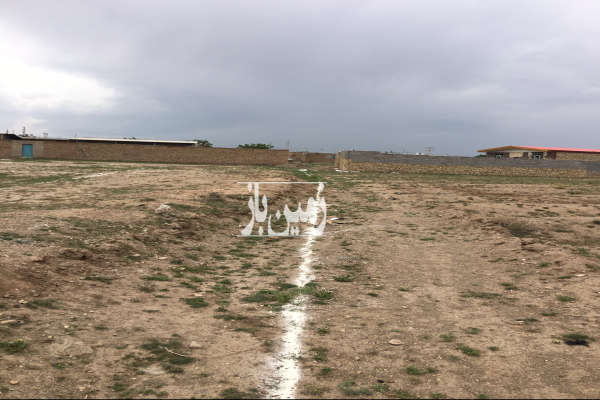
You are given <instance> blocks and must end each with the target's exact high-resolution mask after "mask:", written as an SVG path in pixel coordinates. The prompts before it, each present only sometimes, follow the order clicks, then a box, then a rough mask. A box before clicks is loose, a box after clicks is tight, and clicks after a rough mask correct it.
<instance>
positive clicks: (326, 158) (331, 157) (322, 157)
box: [290, 151, 335, 164]
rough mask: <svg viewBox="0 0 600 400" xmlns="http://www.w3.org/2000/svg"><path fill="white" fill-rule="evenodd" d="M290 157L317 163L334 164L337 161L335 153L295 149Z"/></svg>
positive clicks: (295, 159)
mask: <svg viewBox="0 0 600 400" xmlns="http://www.w3.org/2000/svg"><path fill="white" fill-rule="evenodd" d="M290 158H291V159H292V160H294V161H300V162H304V163H316V164H333V163H334V161H335V154H334V153H310V152H306V151H293V152H291V153H290Z"/></svg>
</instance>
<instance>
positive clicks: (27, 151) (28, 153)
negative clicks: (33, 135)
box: [21, 144, 33, 158]
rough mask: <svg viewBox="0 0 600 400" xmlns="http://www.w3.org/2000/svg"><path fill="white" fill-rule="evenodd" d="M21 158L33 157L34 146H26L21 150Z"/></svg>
mask: <svg viewBox="0 0 600 400" xmlns="http://www.w3.org/2000/svg"><path fill="white" fill-rule="evenodd" d="M21 156H23V157H25V158H31V157H33V145H32V144H24V145H23V147H22V148H21Z"/></svg>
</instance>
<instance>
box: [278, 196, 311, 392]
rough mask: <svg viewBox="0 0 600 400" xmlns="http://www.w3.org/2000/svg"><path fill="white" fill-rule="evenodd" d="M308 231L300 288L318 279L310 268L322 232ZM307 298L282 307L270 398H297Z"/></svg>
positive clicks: (303, 296)
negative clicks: (283, 330) (278, 344)
mask: <svg viewBox="0 0 600 400" xmlns="http://www.w3.org/2000/svg"><path fill="white" fill-rule="evenodd" d="M322 189H323V186H322V185H319V189H318V191H317V197H316V200H317V201H319V197H320V195H321V191H322ZM315 212H318V208H315ZM305 232H306V237H307V238H306V242H305V243H304V246H303V247H302V248H301V249H300V255H301V257H302V263H301V264H300V266H299V267H298V276H297V277H296V279H295V281H294V282H293V283H294V284H295V285H296V286H298V287H304V285H306V284H307V283H309V282H310V281H312V280H314V279H315V276H314V274H313V272H312V268H311V264H312V262H313V251H312V245H313V242H314V241H315V237H317V236H319V235H320V233H321V232H319V230H318V229H317V228H314V227H309V228H307V229H306V230H305ZM307 300H308V299H307V297H306V296H305V295H300V296H297V297H296V298H295V299H294V301H293V302H292V303H289V304H286V305H285V306H283V309H282V312H281V316H282V319H283V326H284V329H285V332H284V334H283V337H282V344H281V349H280V350H279V352H278V353H277V355H276V356H275V357H274V358H273V359H271V362H270V364H271V368H272V369H273V370H274V374H273V375H274V376H273V377H272V378H271V382H270V383H272V385H271V387H273V389H271V390H270V392H269V395H268V397H269V398H278V399H293V398H296V397H297V396H296V387H297V385H298V382H299V381H300V377H301V376H302V370H301V368H300V363H299V362H298V358H299V356H300V353H301V351H302V333H303V331H304V325H305V323H306V302H307Z"/></svg>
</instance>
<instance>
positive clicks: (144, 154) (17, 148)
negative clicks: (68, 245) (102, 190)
mask: <svg viewBox="0 0 600 400" xmlns="http://www.w3.org/2000/svg"><path fill="white" fill-rule="evenodd" d="M288 155H289V151H288V150H287V149H286V150H274V149H269V150H266V149H238V148H236V149H229V148H218V147H207V146H204V145H203V143H202V141H197V140H155V139H135V138H123V139H113V138H69V139H58V138H47V137H35V136H22V135H14V134H0V159H2V158H41V159H51V160H90V161H133V162H167V163H182V164H218V165H285V164H287V162H288Z"/></svg>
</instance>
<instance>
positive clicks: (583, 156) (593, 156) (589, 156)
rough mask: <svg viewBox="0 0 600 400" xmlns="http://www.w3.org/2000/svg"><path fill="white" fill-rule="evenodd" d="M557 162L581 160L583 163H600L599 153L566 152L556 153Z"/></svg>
mask: <svg viewBox="0 0 600 400" xmlns="http://www.w3.org/2000/svg"><path fill="white" fill-rule="evenodd" d="M556 159H557V160H583V161H600V153H574V152H566V151H557V152H556Z"/></svg>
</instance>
